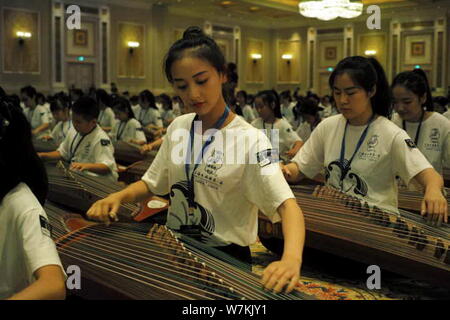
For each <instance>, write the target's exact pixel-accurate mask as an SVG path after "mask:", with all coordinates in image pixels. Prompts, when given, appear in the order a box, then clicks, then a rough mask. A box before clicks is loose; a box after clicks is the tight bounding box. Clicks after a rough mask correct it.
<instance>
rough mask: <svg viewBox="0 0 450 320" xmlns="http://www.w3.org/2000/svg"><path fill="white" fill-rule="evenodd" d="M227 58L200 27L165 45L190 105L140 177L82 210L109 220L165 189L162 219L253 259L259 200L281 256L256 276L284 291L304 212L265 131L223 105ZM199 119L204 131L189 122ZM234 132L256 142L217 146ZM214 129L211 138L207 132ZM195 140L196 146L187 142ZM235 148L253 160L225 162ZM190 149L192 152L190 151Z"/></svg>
mask: <svg viewBox="0 0 450 320" xmlns="http://www.w3.org/2000/svg"><path fill="white" fill-rule="evenodd" d="M225 65H226V64H225V59H224V57H223V54H222V52H221V51H220V49H219V48H218V46H217V44H216V43H215V41H214V40H212V39H211V38H209V37H207V36H205V35H204V33H203V32H202V31H201V29H199V28H198V27H190V28H188V29H187V30H186V31H185V33H184V36H183V39H180V40H178V41H177V42H175V43H174V44H173V46H172V47H171V48H170V50H169V53H168V55H167V57H166V61H165V71H166V76H167V78H168V80H169V81H170V82H171V83H172V85H173V87H174V90H175V93H176V94H177V95H179V96H180V97H181V99H182V100H183V102H184V104H186V106H187V107H188V108H190V109H191V110H192V111H194V112H195V113H190V114H186V115H182V116H180V117H177V118H176V119H175V120H174V121H173V122H172V124H171V125H170V126H169V128H168V129H167V135H166V138H165V139H164V141H163V144H162V146H161V148H160V150H159V152H158V154H157V156H156V158H155V160H154V161H153V163H152V165H151V166H150V168H149V170H148V171H147V172H146V173H145V174H144V176H143V177H142V180H141V181H139V182H136V183H134V184H132V185H130V186H129V187H128V188H126V189H124V190H123V191H121V192H118V193H114V194H111V195H110V196H109V197H107V198H106V199H103V200H101V201H98V202H96V203H95V204H94V205H93V206H92V207H91V208H90V209H89V211H88V213H87V214H88V216H89V217H91V218H93V219H96V220H99V221H104V222H106V223H109V221H110V219H115V218H116V212H117V209H118V208H119V205H120V204H121V203H125V202H136V201H139V199H144V198H148V197H149V196H150V195H151V194H168V193H170V196H171V204H170V208H169V213H168V218H167V226H168V227H170V228H172V229H174V230H180V231H183V230H188V229H191V232H195V230H197V231H198V232H199V233H200V234H201V236H202V241H204V242H205V243H206V244H207V245H209V246H212V247H216V248H219V249H220V250H222V251H224V252H226V253H229V254H231V255H233V256H234V257H236V258H238V259H240V260H242V261H245V262H251V254H250V249H249V245H250V244H252V243H254V242H255V241H256V236H257V218H258V208H259V209H260V210H261V211H262V212H264V213H265V214H266V215H267V216H269V217H270V218H271V219H272V220H273V221H277V220H279V219H280V217H281V220H282V225H283V233H284V239H285V246H284V253H283V256H282V258H281V260H280V261H276V262H273V263H271V264H270V265H269V266H268V267H267V268H266V269H265V270H264V274H263V278H262V283H263V285H264V286H265V288H267V289H273V290H274V291H275V292H280V291H281V290H282V289H283V288H284V287H285V286H287V288H286V291H287V292H289V291H291V290H292V289H293V288H294V286H295V285H296V283H297V282H298V279H299V273H300V266H301V262H302V251H303V245H304V237H305V227H304V221H303V214H302V212H301V210H300V208H299V207H298V205H297V203H296V201H295V197H294V195H293V193H292V191H291V190H290V188H289V186H288V184H287V182H286V180H285V179H284V177H283V174H282V172H281V170H280V168H279V165H278V163H276V162H274V161H273V160H271V158H270V156H267V154H268V152H269V151H271V149H272V147H271V145H270V142H269V141H268V139H267V138H266V137H265V135H264V134H263V133H261V132H259V130H257V129H255V128H253V127H252V126H251V125H250V124H248V123H247V122H246V121H245V120H243V119H242V118H241V117H238V116H236V114H234V113H232V112H230V110H229V108H228V106H227V105H226V103H225V100H224V97H223V95H222V84H223V83H225V82H226V70H225ZM194 120H195V121H196V123H195V125H194ZM199 125H201V126H202V130H203V132H202V131H200V130H196V129H195V127H196V126H199ZM197 128H198V127H197ZM212 128H217V129H218V130H215V133H214V134H211V133H210V132H211V130H209V129H212ZM207 129H208V131H207ZM181 131H182V132H185V136H184V138H185V139H184V140H183V139H181V141H182V143H180V142H179V141H180V139H179V137H176V133H177V132H181ZM194 131H195V132H196V133H195V134H194ZM208 132H209V133H208ZM236 132H239V133H242V134H246V133H247V134H250V136H252V137H253V138H255V141H256V143H255V144H254V145H253V147H254V148H244V145H243V144H242V145H241V144H237V143H236V142H235V140H234V139H232V140H231V145H226V149H225V148H223V149H222V150H223V151H224V152H221V151H219V150H220V149H221V148H222V147H223V144H222V143H220V144H219V142H218V140H220V139H219V138H220V136H223V141H227V140H226V138H227V136H228V135H231V134H235V133H236ZM213 135H214V137H215V139H211V136H213ZM191 137H192V138H193V139H191ZM202 138H203V141H202ZM196 143H197V145H199V147H198V148H197V147H193V145H194V146H195V144H196ZM180 145H182V146H183V147H184V148H185V149H187V152H186V153H184V154H183V156H182V157H181V158H182V161H180V162H178V163H177V162H176V161H175V158H174V149H176V148H179V147H180ZM202 146H203V147H202ZM236 148H239V154H240V155H244V158H245V159H248V158H251V157H255V158H258V162H256V161H255V162H247V163H245V162H244V163H242V162H239V163H237V162H234V163H233V164H229V162H228V161H223V159H224V158H223V157H224V156H228V155H229V152H230V149H233V150H234V149H236ZM247 149H250V151H249V150H247ZM200 150H202V151H203V152H201V151H200ZM191 151H193V152H192V153H193V154H194V156H195V158H194V156H191V157H190V159H189V156H190V155H191ZM251 152H254V154H251ZM202 153H203V158H202ZM186 154H187V156H188V157H185V156H186ZM257 155H258V157H257ZM202 159H203V160H202ZM192 160H194V161H192ZM190 163H192V164H190Z"/></svg>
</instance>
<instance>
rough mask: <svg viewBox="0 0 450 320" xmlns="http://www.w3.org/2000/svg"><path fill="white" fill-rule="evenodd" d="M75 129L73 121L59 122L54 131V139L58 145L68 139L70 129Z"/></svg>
mask: <svg viewBox="0 0 450 320" xmlns="http://www.w3.org/2000/svg"><path fill="white" fill-rule="evenodd" d="M71 128H72V129H73V126H72V121H70V120H67V121H59V122H58V123H57V124H56V126H55V127H54V128H53V130H52V134H51V136H52V138H53V141H55V144H56V145H58V146H59V145H60V144H61V143H62V142H63V141H64V139H65V138H66V137H67V134H68V133H69V130H70V129H71Z"/></svg>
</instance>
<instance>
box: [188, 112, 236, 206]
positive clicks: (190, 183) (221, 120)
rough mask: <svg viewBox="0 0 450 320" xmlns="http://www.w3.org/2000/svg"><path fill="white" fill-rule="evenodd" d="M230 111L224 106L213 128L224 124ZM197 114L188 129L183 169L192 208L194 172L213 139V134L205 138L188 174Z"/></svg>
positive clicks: (218, 127)
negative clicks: (190, 172)
mask: <svg viewBox="0 0 450 320" xmlns="http://www.w3.org/2000/svg"><path fill="white" fill-rule="evenodd" d="M229 113H230V108H229V107H228V106H226V107H225V111H224V112H223V114H222V116H221V117H220V118H219V120H217V122H216V123H215V124H214V128H215V129H217V130H219V129H220V127H222V125H223V124H224V122H225V120H226V119H227V117H228V114H229ZM197 117H198V116H196V117H195V118H194V120H192V124H191V130H190V135H189V141H188V149H187V150H188V152H187V153H186V162H185V165H184V169H185V172H186V177H187V180H188V196H189V199H188V201H189V207H190V208H192V207H193V206H194V198H195V192H194V173H195V170H197V168H198V166H199V165H200V162H201V161H202V159H203V155H204V154H205V153H206V150H207V149H208V147H209V146H210V144H211V143H212V142H213V141H214V135H213V134H212V135H210V136H209V137H208V139H207V140H206V142H205V143H204V144H203V147H202V152H201V153H200V154H199V156H198V159H197V161H196V162H195V163H194V169H193V170H192V174H191V175H189V171H190V162H191V154H192V149H193V146H194V139H195V137H194V122H195V121H196V119H197Z"/></svg>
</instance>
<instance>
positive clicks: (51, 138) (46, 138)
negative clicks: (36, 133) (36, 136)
mask: <svg viewBox="0 0 450 320" xmlns="http://www.w3.org/2000/svg"><path fill="white" fill-rule="evenodd" d="M40 139H41V140H44V141H49V140H53V137H52V136H48V135H47V136H43V137H41V138H40Z"/></svg>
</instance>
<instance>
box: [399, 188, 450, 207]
mask: <svg viewBox="0 0 450 320" xmlns="http://www.w3.org/2000/svg"><path fill="white" fill-rule="evenodd" d="M445 192H446V194H447V204H448V207H449V208H450V188H445ZM422 200H423V193H422V192H418V191H409V190H403V189H400V190H399V192H398V207H399V208H400V209H405V210H408V211H416V212H420V210H421V206H422Z"/></svg>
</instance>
